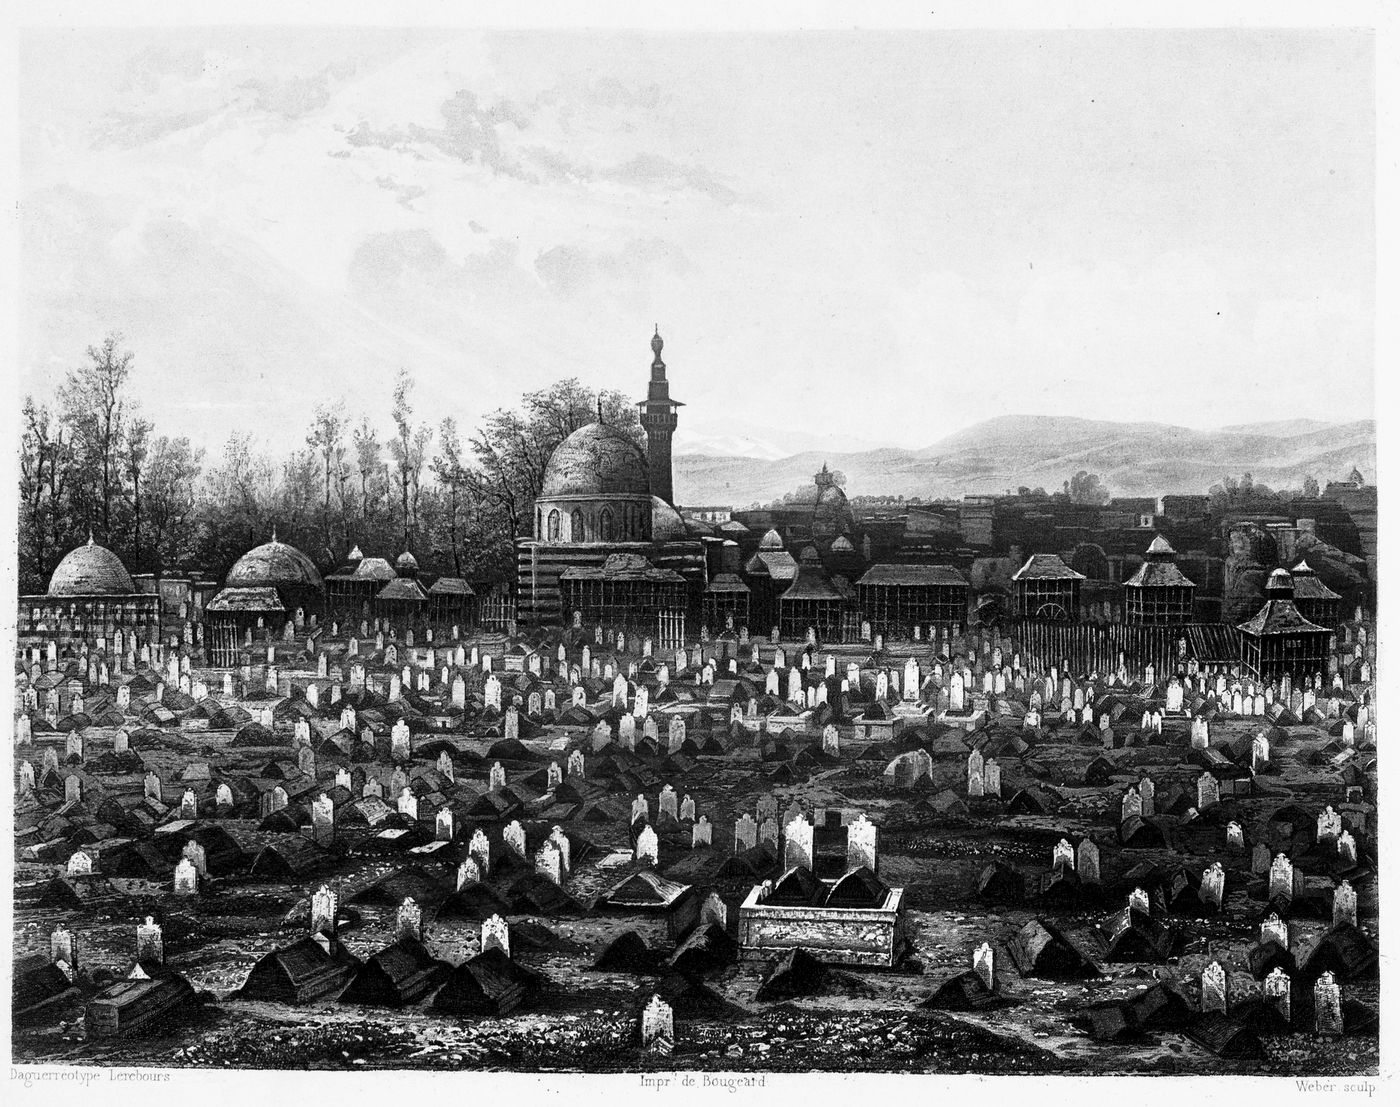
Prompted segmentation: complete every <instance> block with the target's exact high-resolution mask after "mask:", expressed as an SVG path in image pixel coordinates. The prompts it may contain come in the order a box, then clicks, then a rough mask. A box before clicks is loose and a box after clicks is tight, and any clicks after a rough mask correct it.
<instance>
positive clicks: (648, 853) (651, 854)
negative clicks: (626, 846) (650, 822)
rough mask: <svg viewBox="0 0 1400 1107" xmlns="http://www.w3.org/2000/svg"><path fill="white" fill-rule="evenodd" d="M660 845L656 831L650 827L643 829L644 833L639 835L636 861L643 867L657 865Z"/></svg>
mask: <svg viewBox="0 0 1400 1107" xmlns="http://www.w3.org/2000/svg"><path fill="white" fill-rule="evenodd" d="M657 849H658V843H657V840H656V831H654V830H652V828H651V827H650V826H644V827H642V832H641V833H640V834H638V835H637V845H636V851H635V854H634V856H635V859H636V860H637V861H638V862H640V863H641V864H643V865H655V864H656V863H657Z"/></svg>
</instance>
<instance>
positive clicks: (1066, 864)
mask: <svg viewBox="0 0 1400 1107" xmlns="http://www.w3.org/2000/svg"><path fill="white" fill-rule="evenodd" d="M1074 862H1075V856H1074V847H1073V846H1072V845H1070V844H1069V841H1068V840H1067V839H1064V838H1061V839H1060V840H1059V841H1058V842H1056V843H1055V849H1054V852H1053V853H1052V854H1051V855H1050V868H1051V870H1052V871H1053V870H1056V869H1067V870H1069V871H1070V872H1073V871H1074Z"/></svg>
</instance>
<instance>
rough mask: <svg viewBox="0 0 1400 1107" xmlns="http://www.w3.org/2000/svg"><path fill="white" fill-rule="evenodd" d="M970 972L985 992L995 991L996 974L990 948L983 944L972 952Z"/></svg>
mask: <svg viewBox="0 0 1400 1107" xmlns="http://www.w3.org/2000/svg"><path fill="white" fill-rule="evenodd" d="M972 971H973V972H974V973H976V974H977V978H978V979H979V980H981V981H982V986H983V987H985V988H986V989H987V991H989V992H992V991H995V990H996V973H995V970H994V966H993V963H992V947H991V946H990V945H988V944H987V943H986V942H983V943H982V944H981V945H980V946H978V947H977V948H976V949H975V950H973V951H972Z"/></svg>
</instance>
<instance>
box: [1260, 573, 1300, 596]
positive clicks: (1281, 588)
mask: <svg viewBox="0 0 1400 1107" xmlns="http://www.w3.org/2000/svg"><path fill="white" fill-rule="evenodd" d="M1264 590H1265V591H1266V592H1270V593H1273V592H1281V593H1284V594H1286V595H1289V596H1291V595H1292V594H1293V574H1292V573H1290V572H1289V571H1288V570H1287V569H1275V570H1274V571H1273V572H1272V573H1270V574H1269V582H1268V584H1266V585H1265V586H1264Z"/></svg>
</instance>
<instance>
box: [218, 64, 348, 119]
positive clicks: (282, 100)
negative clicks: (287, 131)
mask: <svg viewBox="0 0 1400 1107" xmlns="http://www.w3.org/2000/svg"><path fill="white" fill-rule="evenodd" d="M240 87H241V88H243V89H245V90H247V91H249V92H250V93H251V94H252V106H253V107H254V108H256V109H257V110H259V111H265V112H270V113H271V114H273V115H280V116H281V117H282V118H284V119H300V118H301V117H302V116H304V115H310V114H311V113H312V112H313V111H317V110H318V109H320V108H323V107H325V106H326V104H328V103H329V102H330V98H331V88H330V72H329V70H328V69H323V70H321V71H320V72H319V73H312V74H310V75H308V76H291V77H284V78H273V77H267V78H260V79H256V80H252V81H245V82H244V83H243V84H242V85H241V86H240Z"/></svg>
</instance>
